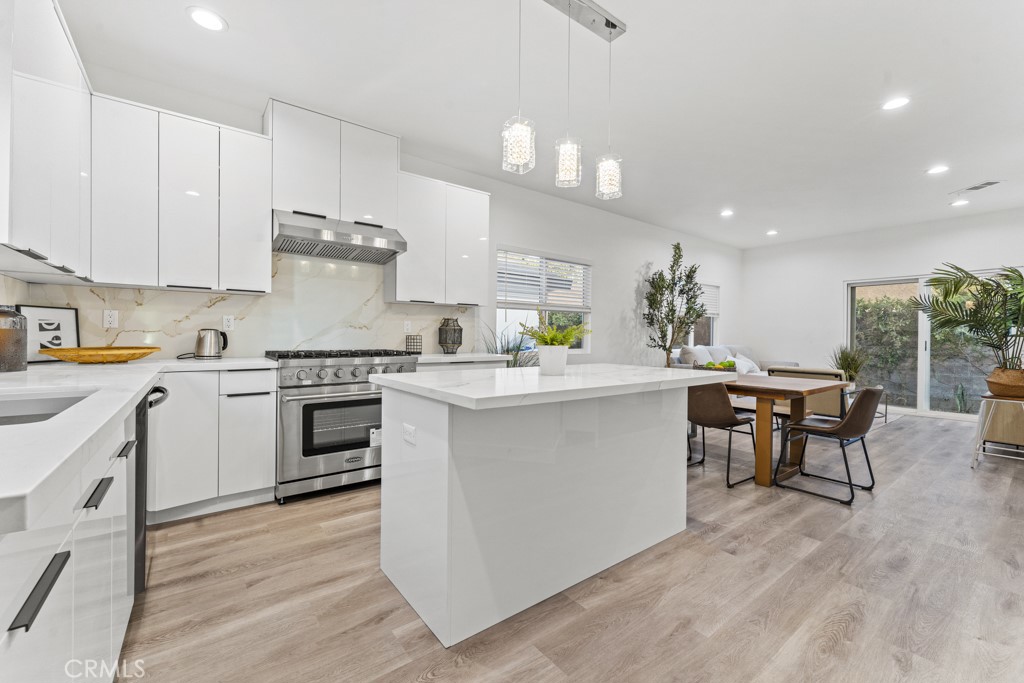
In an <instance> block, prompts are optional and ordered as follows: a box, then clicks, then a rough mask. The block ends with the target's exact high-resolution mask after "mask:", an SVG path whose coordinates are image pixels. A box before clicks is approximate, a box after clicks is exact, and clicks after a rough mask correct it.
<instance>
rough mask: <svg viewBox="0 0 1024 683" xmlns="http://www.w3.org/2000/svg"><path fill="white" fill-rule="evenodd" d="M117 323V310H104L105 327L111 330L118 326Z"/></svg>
mask: <svg viewBox="0 0 1024 683" xmlns="http://www.w3.org/2000/svg"><path fill="white" fill-rule="evenodd" d="M117 326H118V325H117V311H116V310H110V309H107V310H104V311H103V329H105V330H110V329H114V328H116V327H117Z"/></svg>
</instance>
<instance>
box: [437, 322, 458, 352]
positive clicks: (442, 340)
mask: <svg viewBox="0 0 1024 683" xmlns="http://www.w3.org/2000/svg"><path fill="white" fill-rule="evenodd" d="M437 343H438V344H440V346H441V351H443V352H444V353H446V354H454V353H455V352H456V351H458V350H459V347H460V346H462V325H460V324H459V319H458V318H444V319H442V320H441V326H440V327H439V328H437Z"/></svg>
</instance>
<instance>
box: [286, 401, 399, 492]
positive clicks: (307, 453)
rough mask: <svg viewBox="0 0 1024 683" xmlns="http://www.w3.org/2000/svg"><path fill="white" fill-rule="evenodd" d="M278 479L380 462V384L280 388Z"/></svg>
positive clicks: (322, 473) (306, 476) (354, 467)
mask: <svg viewBox="0 0 1024 683" xmlns="http://www.w3.org/2000/svg"><path fill="white" fill-rule="evenodd" d="M279 401H280V407H279V410H278V416H279V422H280V424H278V430H277V433H278V439H279V443H278V458H277V481H278V483H284V482H288V481H296V480H299V479H309V478H312V477H320V476H324V475H327V474H336V473H338V472H345V471H347V470H357V469H362V468H364V467H376V466H378V465H380V419H381V409H380V403H381V401H380V390H379V389H376V388H374V386H373V385H372V384H368V383H367V384H350V385H345V386H340V387H339V386H333V387H330V386H327V387H303V388H301V389H287V390H282V391H281V392H280V398H279Z"/></svg>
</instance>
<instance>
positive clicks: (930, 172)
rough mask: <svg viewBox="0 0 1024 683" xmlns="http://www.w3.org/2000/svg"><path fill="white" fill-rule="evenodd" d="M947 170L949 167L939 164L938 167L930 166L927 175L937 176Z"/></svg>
mask: <svg viewBox="0 0 1024 683" xmlns="http://www.w3.org/2000/svg"><path fill="white" fill-rule="evenodd" d="M948 170H949V166H946V165H944V164H939V165H938V166H932V167H931V168H929V169H928V175H938V174H939V173H945V172H946V171H948Z"/></svg>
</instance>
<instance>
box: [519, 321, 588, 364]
mask: <svg viewBox="0 0 1024 683" xmlns="http://www.w3.org/2000/svg"><path fill="white" fill-rule="evenodd" d="M537 317H538V318H539V322H538V324H537V327H528V326H527V325H526V324H525V323H519V325H520V327H521V328H522V330H523V336H525V337H529V338H530V339H532V340H534V341H535V342H537V356H538V358H539V359H540V374H542V375H564V374H565V361H566V359H567V358H568V356H569V347H570V346H572V344H573V343H574V342H575V341H576V340H577V339H580V338H582V337H585V336H586V335H588V334H590V330H588V329H587V328H586V326H585V325H582V324H580V325H569V326H568V327H562V328H559V327H555V326H554V325H550V324H548V322H547V320H546V319H545V316H544V313H543V311H537Z"/></svg>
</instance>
